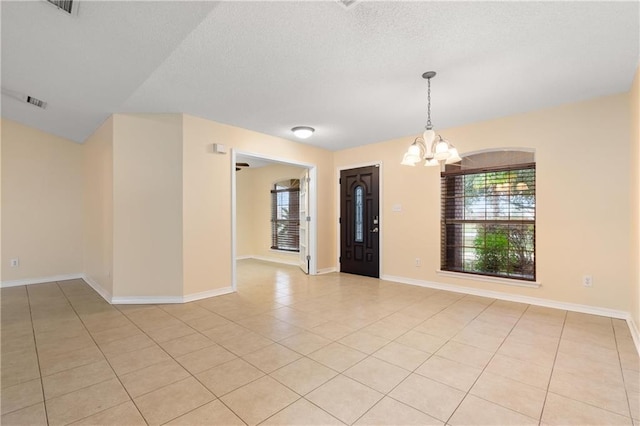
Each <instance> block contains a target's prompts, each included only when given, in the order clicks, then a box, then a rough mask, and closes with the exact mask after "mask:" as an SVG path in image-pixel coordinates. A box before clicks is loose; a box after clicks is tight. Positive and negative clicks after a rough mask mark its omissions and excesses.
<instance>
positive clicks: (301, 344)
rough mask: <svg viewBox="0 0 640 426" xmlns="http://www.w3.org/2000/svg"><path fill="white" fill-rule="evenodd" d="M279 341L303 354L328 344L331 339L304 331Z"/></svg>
mask: <svg viewBox="0 0 640 426" xmlns="http://www.w3.org/2000/svg"><path fill="white" fill-rule="evenodd" d="M278 343H280V344H281V345H284V346H286V347H288V348H289V349H292V350H294V351H296V352H298V353H300V354H302V355H308V354H310V353H311V352H315V351H317V350H318V349H320V348H323V347H325V346H327V345H328V344H329V343H331V341H330V340H329V339H326V338H324V337H322V336H319V335H317V334H314V333H310V332H308V331H303V332H302V333H298V334H296V335H293V336H291V337H288V338H286V339H283V340H280V341H279V342H278Z"/></svg>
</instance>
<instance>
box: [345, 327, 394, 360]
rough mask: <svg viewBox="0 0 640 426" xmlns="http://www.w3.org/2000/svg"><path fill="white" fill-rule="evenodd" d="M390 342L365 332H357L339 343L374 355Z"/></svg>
mask: <svg viewBox="0 0 640 426" xmlns="http://www.w3.org/2000/svg"><path fill="white" fill-rule="evenodd" d="M389 342H390V340H389V339H386V338H383V337H379V336H376V335H373V334H370V333H367V332H365V331H356V332H355V333H352V334H350V335H348V336H346V337H343V338H342V339H340V340H339V343H342V344H343V345H346V346H349V347H350V348H353V349H356V350H359V351H360V352H364V353H366V354H372V353H374V352H375V351H377V350H379V349H380V348H382V347H383V346H384V345H386V344H388V343H389Z"/></svg>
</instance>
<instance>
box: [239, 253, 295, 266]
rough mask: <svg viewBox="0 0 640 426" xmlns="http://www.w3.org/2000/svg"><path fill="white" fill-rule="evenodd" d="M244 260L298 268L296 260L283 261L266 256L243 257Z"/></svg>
mask: <svg viewBox="0 0 640 426" xmlns="http://www.w3.org/2000/svg"><path fill="white" fill-rule="evenodd" d="M243 258H244V259H255V260H262V261H265V262H271V263H280V264H283V265H292V266H298V261H297V260H295V261H294V260H285V259H280V258H277V257H268V256H257V255H256V256H247V257H243Z"/></svg>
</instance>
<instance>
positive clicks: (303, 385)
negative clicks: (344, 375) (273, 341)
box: [270, 358, 338, 395]
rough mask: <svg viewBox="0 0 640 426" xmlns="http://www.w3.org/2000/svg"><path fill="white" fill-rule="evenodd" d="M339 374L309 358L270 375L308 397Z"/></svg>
mask: <svg viewBox="0 0 640 426" xmlns="http://www.w3.org/2000/svg"><path fill="white" fill-rule="evenodd" d="M337 374H338V373H337V372H336V371H334V370H332V369H330V368H328V367H325V366H324V365H322V364H320V363H318V362H316V361H313V360H311V359H309V358H301V359H299V360H297V361H295V362H293V363H291V364H289V365H287V366H285V367H282V368H280V369H279V370H276V371H274V372H273V373H271V374H270V376H271V377H273V378H274V379H276V380H278V381H279V382H280V383H283V384H284V385H286V386H287V387H289V388H291V389H293V390H294V391H295V392H297V393H298V394H300V395H306V394H307V393H309V392H311V391H312V390H314V389H315V388H317V387H318V386H320V385H322V384H323V383H326V382H328V381H329V380H330V379H332V378H333V377H335V376H336V375H337Z"/></svg>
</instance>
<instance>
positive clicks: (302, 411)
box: [260, 398, 344, 426]
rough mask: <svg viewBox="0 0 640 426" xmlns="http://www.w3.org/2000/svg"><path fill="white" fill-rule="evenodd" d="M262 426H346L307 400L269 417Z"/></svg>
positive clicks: (301, 400) (302, 400) (297, 402)
mask: <svg viewBox="0 0 640 426" xmlns="http://www.w3.org/2000/svg"><path fill="white" fill-rule="evenodd" d="M260 425H261V426H267V425H269V426H279V425H282V426H284V425H318V426H321V425H327V426H329V425H336V426H337V425H344V423H342V422H341V421H340V420H338V419H336V418H335V417H333V416H332V415H331V414H329V413H327V412H326V411H324V410H322V409H320V408H318V407H317V406H315V405H313V404H312V403H310V402H309V401H307V400H306V399H302V398H301V399H299V400H297V401H296V402H294V403H293V404H291V405H289V406H288V407H287V408H285V409H283V410H282V411H280V412H278V413H277V414H275V415H273V416H271V417H269V418H268V419H267V420H265V421H264V422H262V423H260Z"/></svg>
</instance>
